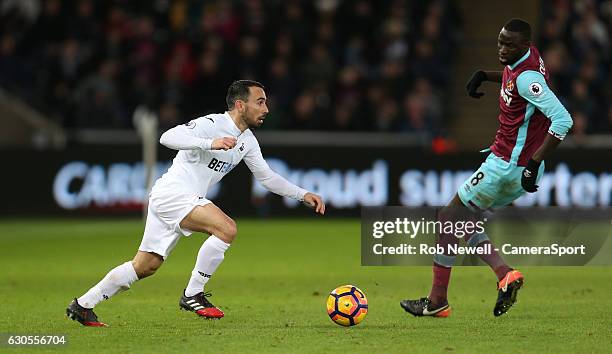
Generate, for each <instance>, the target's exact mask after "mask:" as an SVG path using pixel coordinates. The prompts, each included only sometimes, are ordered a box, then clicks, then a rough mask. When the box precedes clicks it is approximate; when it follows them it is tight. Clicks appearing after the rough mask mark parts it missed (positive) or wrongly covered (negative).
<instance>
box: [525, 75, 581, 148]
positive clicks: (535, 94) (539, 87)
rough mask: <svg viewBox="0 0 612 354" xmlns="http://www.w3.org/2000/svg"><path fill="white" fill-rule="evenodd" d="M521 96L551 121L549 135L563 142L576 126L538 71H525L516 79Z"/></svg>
mask: <svg viewBox="0 0 612 354" xmlns="http://www.w3.org/2000/svg"><path fill="white" fill-rule="evenodd" d="M516 86H517V88H518V92H519V94H520V95H521V96H522V97H523V98H524V99H526V100H527V102H529V103H531V104H533V105H534V106H535V107H536V108H537V109H538V110H540V112H542V113H543V114H544V115H545V116H546V117H547V118H548V119H550V120H551V124H550V128H549V129H548V133H549V134H551V135H553V136H554V137H556V138H558V139H559V140H563V139H564V138H565V135H566V134H567V132H568V131H569V130H570V128H571V127H572V125H573V124H574V122H573V120H572V117H571V116H570V114H569V112H568V111H567V110H566V109H565V107H563V104H561V102H560V101H559V99H558V98H557V96H555V93H554V92H552V90H551V89H550V88H549V87H548V85H547V84H546V80H545V79H544V76H543V75H542V74H541V73H539V72H537V71H531V70H528V71H524V72H522V73H521V74H520V75H519V76H518V78H517V79H516Z"/></svg>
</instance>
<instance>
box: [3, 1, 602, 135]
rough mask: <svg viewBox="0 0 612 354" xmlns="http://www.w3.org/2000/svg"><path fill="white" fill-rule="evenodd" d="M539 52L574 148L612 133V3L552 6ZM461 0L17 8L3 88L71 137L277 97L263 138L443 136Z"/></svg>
mask: <svg viewBox="0 0 612 354" xmlns="http://www.w3.org/2000/svg"><path fill="white" fill-rule="evenodd" d="M542 1H543V2H542V5H543V6H541V9H542V20H541V23H540V24H539V25H538V26H536V27H537V28H539V29H540V31H539V34H540V35H539V38H537V44H538V45H539V46H540V49H541V50H542V52H543V56H544V59H545V62H546V64H547V66H548V68H549V71H550V72H551V74H552V78H553V81H554V89H555V90H556V91H557V92H558V94H559V96H560V98H561V99H562V101H563V103H564V104H565V105H566V106H567V107H568V109H569V110H570V111H571V113H572V115H573V117H574V120H575V127H574V131H575V133H574V134H575V135H576V136H578V137H580V136H581V135H584V134H586V133H596V132H602V131H604V132H612V105H611V104H610V102H611V101H612V99H611V98H612V93H611V92H612V88H611V85H612V84H611V82H612V77H611V75H612V74H611V73H610V65H611V57H612V53H611V51H610V38H609V37H610V33H611V31H610V30H611V28H612V26H611V23H612V1H611V0H577V1H570V0H542ZM460 28H461V22H460V19H459V16H458V15H457V11H456V10H455V8H454V6H453V3H452V0H437V1H428V2H421V1H407V0H384V1H368V0H357V1H342V0H315V1H299V0H289V1H281V0H269V1H265V0H243V1H231V0H213V1H196V0H151V1H146V0H138V1H127V0H113V1H104V2H98V1H93V0H73V1H60V0H46V1H40V0H5V1H4V2H3V3H2V4H1V5H0V30H1V31H2V32H1V33H2V35H1V38H0V86H1V87H3V88H5V89H8V90H9V91H11V92H13V93H16V94H17V95H19V96H21V97H22V98H24V99H25V100H26V101H27V102H28V103H30V104H32V105H33V106H35V107H37V108H39V109H40V110H42V111H44V112H45V113H46V114H47V115H49V116H51V117H53V118H54V119H56V120H57V121H58V122H59V123H61V124H62V125H63V126H64V127H67V128H72V127H85V128H90V127H93V128H97V127H104V128H129V127H131V125H132V122H131V113H132V112H133V110H134V108H135V107H136V106H137V105H139V104H141V103H145V104H146V105H148V106H149V107H150V108H152V109H154V110H156V111H157V112H158V116H159V119H160V129H165V128H168V127H170V126H173V125H175V124H179V123H182V122H185V121H186V120H188V119H190V118H192V117H195V116H199V115H202V114H204V113H208V112H218V111H222V110H224V108H225V107H224V94H225V89H226V87H227V85H228V84H229V83H230V82H231V81H232V80H234V79H237V78H250V79H255V80H258V81H261V82H263V83H264V84H265V85H266V87H267V93H268V96H269V105H270V109H271V114H270V116H269V117H268V119H267V121H266V124H265V125H264V129H301V130H331V131H404V132H424V133H427V134H430V135H433V136H435V135H439V134H443V133H444V132H443V129H442V127H443V126H444V124H442V121H443V120H444V118H445V113H446V112H447V111H448V108H449V107H447V102H448V100H443V99H442V97H444V96H445V95H446V94H447V92H448V87H449V85H448V83H449V79H450V75H451V70H452V61H451V58H452V55H451V53H452V50H453V47H454V46H455V45H456V42H457V40H458V38H457V37H456V36H457V33H460V31H458V29H460Z"/></svg>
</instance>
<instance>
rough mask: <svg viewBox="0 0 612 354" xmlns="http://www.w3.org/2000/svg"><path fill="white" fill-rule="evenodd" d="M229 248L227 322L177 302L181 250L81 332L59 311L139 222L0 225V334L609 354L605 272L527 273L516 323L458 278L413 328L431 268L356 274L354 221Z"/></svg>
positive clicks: (193, 348)
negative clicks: (341, 295)
mask: <svg viewBox="0 0 612 354" xmlns="http://www.w3.org/2000/svg"><path fill="white" fill-rule="evenodd" d="M237 223H238V230H239V234H238V237H237V240H236V241H235V243H234V244H233V245H232V247H231V248H230V250H229V251H228V252H227V253H226V258H225V262H224V263H223V264H222V265H221V267H220V268H219V270H218V271H217V272H216V273H215V275H214V277H213V278H212V279H211V281H210V282H209V284H208V286H207V289H208V290H211V291H213V295H214V296H213V297H212V298H211V300H212V302H213V303H215V304H217V305H219V306H220V307H221V308H222V309H223V310H224V311H225V314H226V317H225V318H223V319H221V320H204V319H201V318H198V317H197V316H195V315H194V314H193V313H189V312H184V311H179V309H178V300H179V297H180V295H181V291H182V290H183V288H184V286H185V284H186V282H187V280H188V277H189V274H190V272H191V269H192V267H193V263H194V259H195V255H196V253H197V250H198V248H199V247H200V244H201V243H202V241H203V237H202V235H201V234H195V235H193V236H191V237H189V238H183V239H182V240H181V242H179V244H178V246H177V248H176V249H175V250H174V252H173V253H172V254H171V255H170V257H169V258H168V260H167V261H166V264H164V265H163V266H162V268H161V269H160V270H159V271H158V273H157V274H156V275H154V276H153V277H151V278H148V279H145V280H143V281H141V282H138V283H136V284H135V285H134V286H133V287H132V289H131V290H129V291H127V292H125V293H122V294H119V295H117V296H116V297H114V298H112V299H111V300H110V301H106V302H103V303H101V304H100V305H99V306H98V307H97V308H96V312H97V314H98V316H99V317H100V318H101V320H103V321H104V322H107V323H109V324H110V327H107V328H85V327H82V326H81V325H79V324H78V323H76V322H73V321H71V320H68V319H67V318H66V317H65V314H64V311H65V307H66V305H67V304H68V303H69V302H70V300H71V299H72V298H73V297H75V296H79V295H81V294H82V293H83V292H84V291H86V290H87V289H88V288H89V287H90V286H92V285H93V284H95V283H96V282H97V281H99V279H101V278H102V277H103V276H104V274H106V272H107V271H108V270H110V269H111V268H112V267H114V266H116V265H118V264H120V263H121V262H124V261H125V260H127V259H130V258H131V257H132V256H133V254H134V252H135V251H136V249H137V247H138V245H139V243H140V238H141V235H142V229H143V224H142V222H141V221H140V220H107V221H103V220H99V219H98V220H83V219H79V220H27V219H23V220H5V221H0V249H1V250H2V256H1V257H0V269H1V271H0V299H2V304H1V306H0V333H5V334H6V333H13V334H64V335H66V336H67V338H68V342H69V344H68V345H67V346H65V347H62V348H54V347H37V348H29V349H26V348H17V349H11V348H9V347H7V346H6V345H5V344H0V351H7V350H11V351H14V352H24V349H25V351H27V352H34V351H36V352H41V351H52V352H57V351H58V350H61V351H62V352H63V351H71V352H85V351H88V352H212V353H219V352H226V353H235V352H240V353H243V352H279V353H286V352H320V353H329V352H332V351H335V352H341V353H353V352H365V353H371V352H382V353H391V352H402V353H405V352H444V353H449V352H457V353H477V352H481V353H492V352H499V353H509V352H512V353H522V352H535V353H543V352H581V353H590V352H593V353H596V352H604V351H608V350H610V348H612V319H611V315H612V297H611V296H610V294H612V282H611V280H612V267H555V268H552V267H528V268H521V271H523V273H524V274H525V277H526V279H525V287H524V288H523V289H522V290H521V291H520V293H519V300H518V302H517V304H515V307H514V308H512V309H511V310H510V312H509V313H508V314H506V315H504V316H502V317H499V318H495V317H493V315H492V308H493V303H494V301H495V297H496V291H495V277H494V275H493V273H492V272H491V271H490V270H489V269H488V268H486V267H457V268H455V269H454V270H453V276H452V279H451V284H450V290H449V301H450V303H451V306H452V307H453V314H452V316H451V317H450V318H448V319H434V318H414V317H412V316H410V315H408V314H406V313H405V312H404V311H403V310H402V309H401V308H400V307H399V304H398V302H399V300H400V299H403V298H407V297H410V298H414V297H420V296H424V295H426V294H427V293H428V291H429V287H430V282H431V269H430V267H361V266H360V255H359V249H360V242H359V232H360V225H359V220H357V219H351V220H329V219H324V218H308V219H300V220H275V219H261V220H255V219H238V220H237ZM346 283H352V284H354V285H356V286H358V287H360V288H361V289H362V290H364V292H365V294H366V295H367V297H368V300H369V313H368V315H367V317H366V318H365V320H364V322H363V323H362V324H360V325H358V326H355V327H351V328H344V327H340V326H338V325H336V324H334V323H332V322H331V320H330V319H329V318H328V316H327V313H326V310H325V300H326V298H327V294H328V293H329V291H331V290H332V289H333V288H335V287H336V286H339V285H343V284H346Z"/></svg>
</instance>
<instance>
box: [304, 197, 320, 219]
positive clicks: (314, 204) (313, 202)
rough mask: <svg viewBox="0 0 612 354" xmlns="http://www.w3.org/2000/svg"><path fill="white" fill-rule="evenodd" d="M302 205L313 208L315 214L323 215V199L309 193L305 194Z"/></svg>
mask: <svg viewBox="0 0 612 354" xmlns="http://www.w3.org/2000/svg"><path fill="white" fill-rule="evenodd" d="M304 203H305V204H307V205H308V206H310V207H311V208H314V210H315V213H319V214H321V215H323V214H325V203H323V199H321V197H320V196H318V195H316V194H314V193H310V192H309V193H306V194H305V195H304Z"/></svg>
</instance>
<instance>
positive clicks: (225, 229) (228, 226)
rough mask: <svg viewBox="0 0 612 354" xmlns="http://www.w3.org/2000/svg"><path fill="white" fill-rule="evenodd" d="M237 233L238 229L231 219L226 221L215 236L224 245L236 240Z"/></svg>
mask: <svg viewBox="0 0 612 354" xmlns="http://www.w3.org/2000/svg"><path fill="white" fill-rule="evenodd" d="M237 233H238V228H237V227H236V222H235V221H234V220H232V219H228V220H227V222H226V223H225V224H224V225H223V226H222V227H221V228H219V231H218V232H217V234H215V236H217V237H218V238H220V239H221V240H222V241H223V242H225V243H232V241H234V239H235V238H236V234H237Z"/></svg>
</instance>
